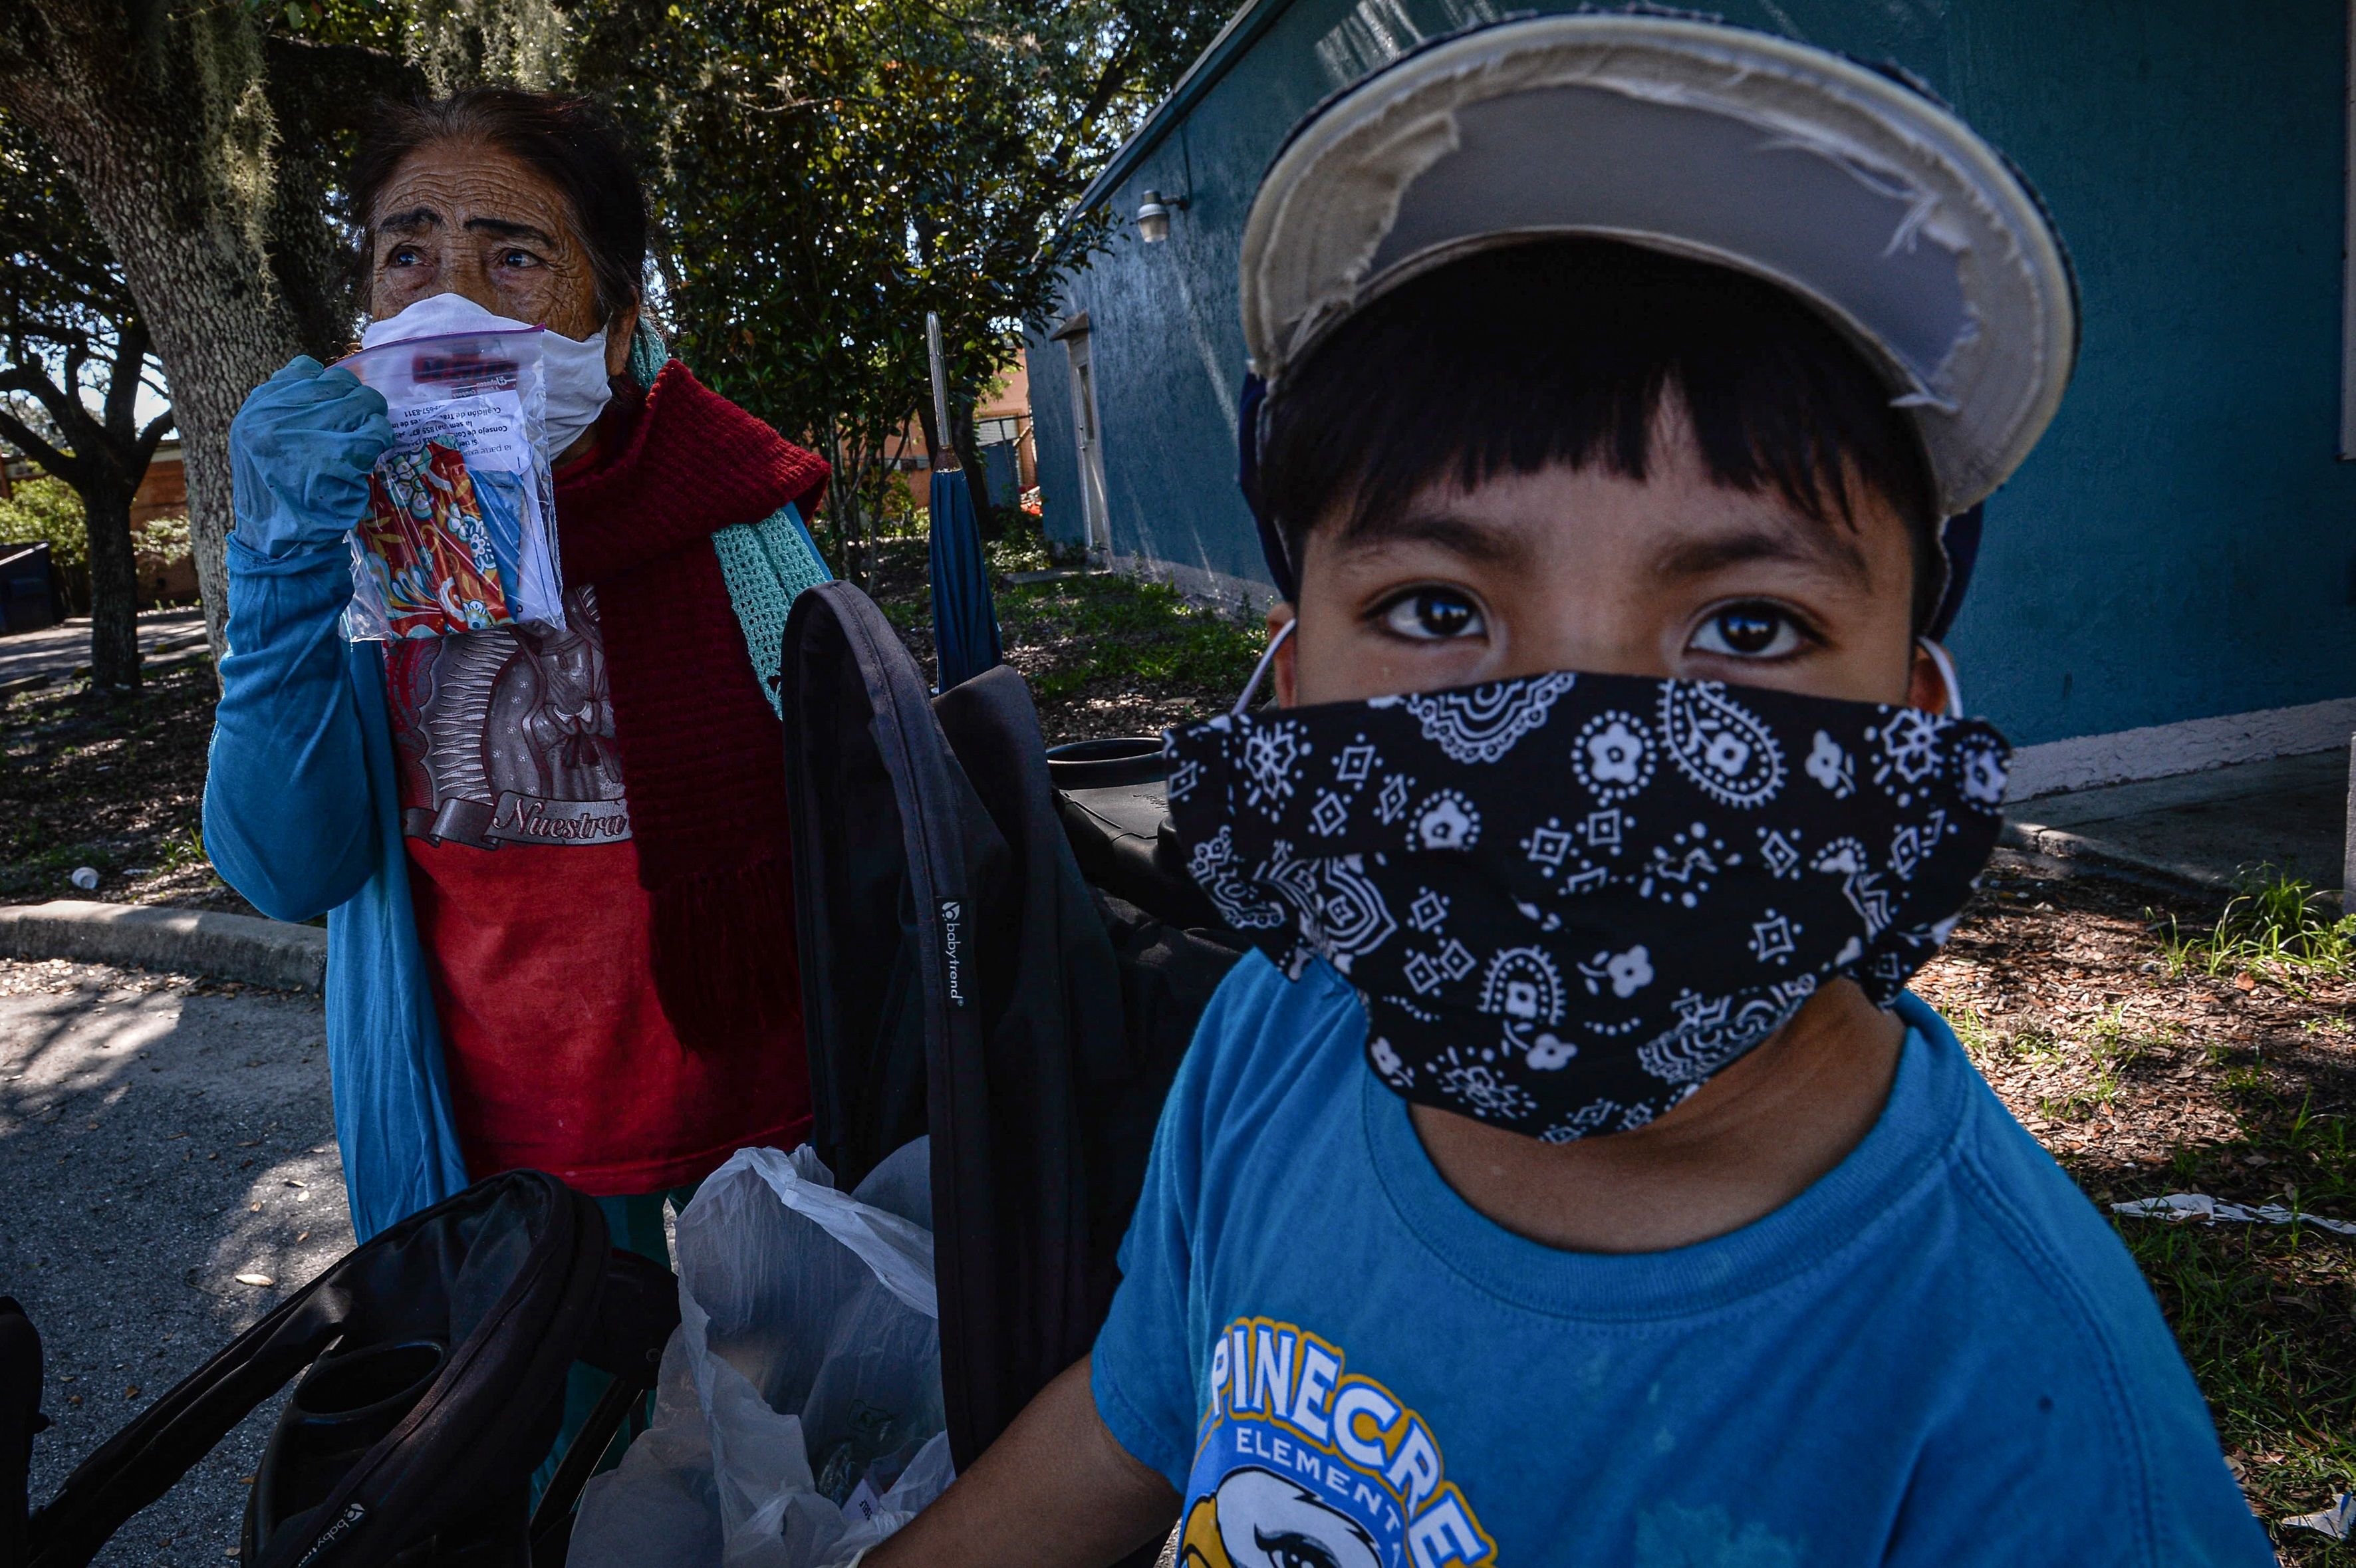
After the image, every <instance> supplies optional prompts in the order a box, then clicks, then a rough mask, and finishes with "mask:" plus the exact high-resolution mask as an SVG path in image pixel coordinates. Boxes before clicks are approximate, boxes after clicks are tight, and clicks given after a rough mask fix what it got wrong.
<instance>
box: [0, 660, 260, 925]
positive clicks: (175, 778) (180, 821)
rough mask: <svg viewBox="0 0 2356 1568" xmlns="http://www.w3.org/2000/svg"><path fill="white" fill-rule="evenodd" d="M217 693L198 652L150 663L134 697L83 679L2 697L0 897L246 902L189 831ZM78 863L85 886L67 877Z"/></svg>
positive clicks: (239, 908) (236, 906) (245, 908)
mask: <svg viewBox="0 0 2356 1568" xmlns="http://www.w3.org/2000/svg"><path fill="white" fill-rule="evenodd" d="M215 694H216V692H215V687H214V684H213V672H212V667H211V665H210V664H209V663H207V662H206V661H205V660H201V659H198V660H184V661H181V662H178V663H174V664H167V665H164V666H161V667H159V668H157V669H156V670H155V671H152V672H151V673H150V674H149V676H148V678H147V680H146V682H145V684H144V685H143V686H142V687H141V688H140V690H139V693H138V694H137V695H135V696H132V697H126V698H110V697H106V696H102V695H99V694H97V693H93V692H92V691H91V687H90V682H87V681H73V682H53V683H52V684H50V685H48V686H41V687H36V688H34V689H33V690H31V691H27V692H19V693H15V694H14V695H12V696H10V697H8V698H6V699H5V705H0V903H8V904H28V903H40V902H43V901H45V900H48V899H50V898H102V899H107V900H110V901H112V902H115V903H132V904H176V905H180V906H182V907H185V908H198V909H225V910H229V911H230V912H232V913H236V914H252V913H254V910H253V908H252V905H250V904H248V903H247V902H246V901H245V900H244V899H243V898H241V897H238V896H237V894H236V893H234V892H232V891H231V890H230V888H229V887H228V886H227V885H225V884H224V883H223V882H222V881H221V880H220V878H219V877H218V876H215V875H213V869H212V865H211V864H210V863H209V861H207V860H206V858H205V852H204V843H203V841H202V838H201V835H200V832H199V830H198V819H199V817H200V815H201V812H202V808H203V803H204V788H205V748H206V746H207V745H208V744H209V742H210V741H211V739H212V724H213V720H212V710H213V699H214V696H215ZM83 866H87V867H89V868H90V869H91V870H93V871H96V872H97V873H98V874H99V885H98V886H97V888H96V889H95V890H94V891H91V890H84V889H82V888H80V887H77V886H74V884H73V874H74V872H75V871H76V870H77V869H79V868H80V867H83Z"/></svg>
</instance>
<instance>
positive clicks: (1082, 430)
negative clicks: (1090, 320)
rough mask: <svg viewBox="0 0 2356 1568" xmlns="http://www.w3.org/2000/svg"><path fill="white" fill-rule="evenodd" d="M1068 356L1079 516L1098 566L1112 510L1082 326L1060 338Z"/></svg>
mask: <svg viewBox="0 0 2356 1568" xmlns="http://www.w3.org/2000/svg"><path fill="white" fill-rule="evenodd" d="M1064 347H1065V349H1067V350H1068V351H1069V352H1070V354H1071V356H1072V430H1073V433H1074V435H1075V437H1076V443H1075V444H1076V446H1078V448H1079V458H1080V515H1081V518H1082V520H1083V521H1084V522H1085V524H1086V526H1087V541H1088V559H1089V561H1090V562H1092V563H1093V564H1097V565H1099V566H1102V565H1105V564H1108V563H1109V562H1110V561H1111V559H1112V509H1111V507H1110V506H1109V505H1108V504H1107V502H1106V498H1105V473H1104V437H1103V432H1102V430H1101V429H1100V428H1099V426H1098V423H1097V382H1096V372H1095V369H1094V367H1093V365H1092V364H1091V362H1090V360H1089V358H1088V333H1087V328H1081V329H1080V330H1079V331H1076V332H1073V333H1071V334H1069V335H1068V336H1066V338H1064Z"/></svg>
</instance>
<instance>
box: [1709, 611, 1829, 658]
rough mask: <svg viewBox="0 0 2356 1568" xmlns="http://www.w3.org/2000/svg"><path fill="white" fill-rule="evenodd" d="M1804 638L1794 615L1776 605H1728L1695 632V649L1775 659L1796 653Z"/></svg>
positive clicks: (1737, 656)
mask: <svg viewBox="0 0 2356 1568" xmlns="http://www.w3.org/2000/svg"><path fill="white" fill-rule="evenodd" d="M1803 635H1804V634H1803V633H1802V631H1801V630H1800V627H1799V624H1798V623H1797V622H1796V621H1794V619H1793V618H1792V617H1791V614H1790V612H1788V611H1786V610H1783V609H1779V608H1777V607H1775V606H1773V605H1769V604H1741V605H1728V606H1726V607H1724V608H1722V609H1719V610H1716V611H1713V612H1712V613H1711V615H1710V617H1709V618H1708V619H1707V620H1705V621H1703V622H1702V623H1701V625H1700V627H1699V628H1697V629H1696V630H1695V632H1694V636H1693V648H1694V650H1695V651H1696V652H1698V653H1717V654H1722V655H1724V656H1726V657H1728V658H1731V659H1775V658H1780V657H1782V656H1783V655H1784V654H1787V653H1793V652H1796V651H1797V650H1798V649H1799V646H1800V642H1801V639H1802V637H1803Z"/></svg>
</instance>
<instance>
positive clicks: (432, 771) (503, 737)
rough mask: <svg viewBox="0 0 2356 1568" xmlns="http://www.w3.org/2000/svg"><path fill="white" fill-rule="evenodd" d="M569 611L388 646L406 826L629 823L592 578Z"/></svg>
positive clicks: (540, 836) (558, 832) (558, 839)
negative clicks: (551, 622)
mask: <svg viewBox="0 0 2356 1568" xmlns="http://www.w3.org/2000/svg"><path fill="white" fill-rule="evenodd" d="M565 621H566V625H565V626H564V627H562V628H558V627H550V626H542V625H536V624H528V625H510V626H504V627H497V628H490V629H487V630H484V631H475V632H467V633H464V634H461V635H459V636H455V637H445V638H438V639H430V640H428V639H419V640H413V641H408V642H402V643H398V644H394V645H392V646H391V647H389V648H387V650H386V667H387V668H386V673H387V682H386V684H387V687H388V690H389V693H390V694H391V705H392V724H393V738H394V748H395V751H396V753H397V755H398V757H399V761H400V771H401V805H402V832H404V833H406V834H408V835H409V836H410V837H412V838H421V839H425V840H428V841H430V842H432V843H463V844H468V845H472V846H473V847H475V848H477V849H497V848H498V847H499V846H500V845H501V844H505V843H531V844H552V845H560V846H569V845H581V844H598V843H620V842H622V841H624V840H626V839H627V838H629V837H630V807H629V800H628V798H627V796H626V793H625V791H624V789H623V783H622V759H621V753H620V751H619V750H618V749H617V748H616V745H615V741H614V705H613V698H612V695H611V693H610V692H609V690H608V688H607V685H606V679H605V641H604V639H603V637H602V636H601V635H600V633H599V630H598V623H597V599H596V590H595V589H594V588H592V587H589V586H587V585H582V586H580V587H576V588H573V589H572V590H571V591H569V592H568V593H567V594H566V595H565Z"/></svg>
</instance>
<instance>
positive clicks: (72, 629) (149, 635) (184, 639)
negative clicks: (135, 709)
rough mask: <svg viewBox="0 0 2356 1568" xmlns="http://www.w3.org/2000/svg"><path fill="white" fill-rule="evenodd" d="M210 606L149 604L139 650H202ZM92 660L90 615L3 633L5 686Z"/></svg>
mask: <svg viewBox="0 0 2356 1568" xmlns="http://www.w3.org/2000/svg"><path fill="white" fill-rule="evenodd" d="M204 646H205V612H204V611H202V610H200V609H197V610H149V611H147V612H146V613H145V614H144V615H142V616H141V617H140V618H139V651H140V654H141V656H142V657H143V658H145V659H154V658H155V657H157V656H158V655H175V654H183V653H189V652H194V651H198V650H202V649H203V648H204ZM89 664H90V618H89V617H88V616H76V617H75V618H72V619H71V620H67V621H60V622H59V624H57V625H56V626H53V627H48V628H45V629H43V630H40V631H20V632H18V633H16V635H15V636H14V637H0V691H10V690H16V689H20V688H21V686H22V685H24V684H27V683H32V682H34V681H35V680H36V678H38V677H47V678H50V679H54V678H56V677H57V676H59V675H70V674H72V673H73V672H74V671H76V670H78V669H83V668H87V667H88V666H89Z"/></svg>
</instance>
